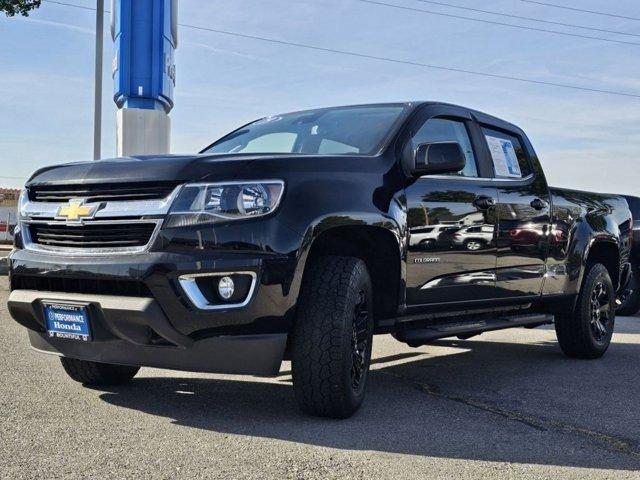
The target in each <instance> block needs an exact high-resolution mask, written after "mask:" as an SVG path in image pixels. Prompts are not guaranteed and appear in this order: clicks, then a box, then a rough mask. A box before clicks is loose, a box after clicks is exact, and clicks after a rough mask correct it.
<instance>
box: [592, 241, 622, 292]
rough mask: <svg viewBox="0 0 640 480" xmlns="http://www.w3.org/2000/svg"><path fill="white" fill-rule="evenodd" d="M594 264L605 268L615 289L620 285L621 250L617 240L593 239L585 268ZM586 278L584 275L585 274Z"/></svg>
mask: <svg viewBox="0 0 640 480" xmlns="http://www.w3.org/2000/svg"><path fill="white" fill-rule="evenodd" d="M594 263H601V264H602V265H604V266H605V268H606V269H607V271H608V272H609V276H610V277H611V281H612V282H613V286H614V288H615V289H616V290H617V289H618V287H619V284H620V273H621V267H620V248H619V246H618V244H617V243H616V242H615V240H613V239H610V238H606V239H605V238H603V239H597V238H596V239H593V240H592V241H591V242H590V243H589V246H588V248H587V250H586V252H585V257H584V267H585V269H586V267H587V266H588V265H590V264H594ZM583 278H584V273H583Z"/></svg>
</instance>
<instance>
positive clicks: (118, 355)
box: [8, 290, 287, 376]
mask: <svg viewBox="0 0 640 480" xmlns="http://www.w3.org/2000/svg"><path fill="white" fill-rule="evenodd" d="M43 302H57V303H64V302H70V303H80V304H83V305H86V306H87V308H88V311H89V315H90V322H91V330H92V332H91V333H92V341H91V342H81V341H74V340H67V339H61V338H52V337H49V336H48V334H47V333H46V329H45V318H44V308H43V305H42V303H43ZM8 306H9V311H10V313H11V315H12V316H13V318H14V319H15V320H16V321H18V322H19V323H21V324H23V325H25V326H28V327H29V340H30V342H31V345H32V347H33V348H35V349H36V350H39V351H42V352H46V353H53V354H58V355H63V356H67V357H72V358H78V359H81V360H90V361H94V362H102V363H113V364H119V365H135V366H149V367H160V368H170V369H177V370H188V371H201V372H213V373H231V374H250V375H259V376H269V375H276V374H277V373H278V371H279V369H280V363H281V361H282V358H283V356H284V351H285V348H286V342H287V335H286V334H285V333H280V334H261V335H237V336H228V335H221V336H215V337H209V338H203V339H199V340H195V339H193V338H191V337H189V336H186V335H183V334H181V333H179V332H178V331H177V330H175V329H174V328H173V326H172V325H171V324H170V323H169V320H168V319H167V317H166V316H165V314H164V313H163V311H162V309H161V308H160V306H159V305H158V303H157V302H156V301H155V300H154V299H151V298H145V297H118V296H110V295H83V294H72V293H60V292H42V291H32V290H14V291H13V292H11V295H10V297H9V304H8Z"/></svg>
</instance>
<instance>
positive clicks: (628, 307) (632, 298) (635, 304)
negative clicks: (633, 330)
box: [616, 268, 640, 317]
mask: <svg viewBox="0 0 640 480" xmlns="http://www.w3.org/2000/svg"><path fill="white" fill-rule="evenodd" d="M638 275H639V273H638V272H637V271H636V270H635V268H634V271H633V273H632V274H631V280H630V281H629V286H628V287H627V295H626V296H625V298H624V299H622V303H621V304H620V305H618V309H617V310H616V313H617V314H618V315H621V316H624V317H631V316H633V315H635V314H636V313H638V312H640V278H638Z"/></svg>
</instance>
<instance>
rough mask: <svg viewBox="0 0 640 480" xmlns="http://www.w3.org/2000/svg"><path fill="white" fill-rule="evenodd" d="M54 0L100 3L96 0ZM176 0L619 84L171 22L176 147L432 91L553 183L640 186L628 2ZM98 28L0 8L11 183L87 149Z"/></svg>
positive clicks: (637, 97) (267, 31)
mask: <svg viewBox="0 0 640 480" xmlns="http://www.w3.org/2000/svg"><path fill="white" fill-rule="evenodd" d="M60 1H63V2H65V3H73V4H76V5H80V6H85V7H95V1H94V0H60ZM179 2H180V3H179V22H180V23H183V24H187V25H193V26H197V27H205V28H212V29H218V30H225V31H230V32H235V33H239V34H245V35H252V36H260V37H266V38H271V39H274V40H281V41H286V42H293V43H298V44H306V45H311V46H316V47H321V48H326V49H333V50H341V51H346V52H353V53H359V54H363V55H369V56H374V57H385V58H388V59H394V60H401V61H404V62H409V63H414V64H415V63H418V64H428V65H435V66H442V67H447V68H453V69H458V70H467V71H476V72H484V73H490V74H494V75H500V76H506V77H518V78H526V79H531V80H534V81H537V82H544V83H555V84H565V85H572V86H576V87H582V88H587V89H596V90H607V91H614V92H618V93H622V94H627V95H613V94H607V93H598V92H591V91H583V90H575V89H569V88H561V87H554V86H550V85H542V84H533V83H526V82H521V81H514V80H506V79H500V78H495V77H486V76H478V75H472V74H468V73H462V72H456V71H448V70H441V69H434V68H427V67H425V66H420V65H411V64H405V63H398V62H389V61H382V60H377V59H372V58H361V57H355V56H351V55H344V54H338V53H330V52H325V51H318V50H311V49H305V48H301V47H292V46H287V45H283V44H275V43H269V42H264V41H259V40H254V39H249V38H241V37H235V36H230V35H223V34H219V33H213V32H209V31H202V30H196V29H193V28H187V27H180V28H179V45H178V50H177V52H176V69H177V83H176V91H175V107H174V109H173V111H172V112H171V122H172V138H171V145H172V152H173V153H188V152H197V151H199V150H200V149H201V148H203V147H204V146H206V145H208V144H210V143H211V142H212V141H213V140H215V139H216V138H218V137H220V136H222V135H223V134H224V133H226V132H228V131H230V130H232V129H234V128H235V127H237V126H239V125H241V124H244V123H246V122H248V121H251V120H253V119H256V118H259V117H262V116H265V115H268V114H275V113H281V112H287V111H292V110H300V109H306V108H314V107H321V106H331V105H346V104H356V103H368V102H386V101H405V100H438V101H445V102H450V103H455V104H460V105H464V106H467V107H471V108H475V109H477V110H481V111H484V112H487V113H490V114H492V115H495V116H498V117H501V118H504V119H505V120H508V121H510V122H512V123H515V124H516V125H518V126H520V127H521V128H523V129H524V130H525V131H526V132H527V134H528V136H529V138H530V140H531V141H532V143H533V145H534V147H535V149H536V151H537V153H538V155H539V157H540V159H541V161H542V163H543V166H544V168H545V171H546V172H547V177H548V179H549V182H550V183H551V184H553V185H555V186H565V187H571V188H581V189H588V190H594V191H603V192H614V193H628V194H635V195H640V55H639V53H640V4H639V3H638V2H637V0H616V1H615V2H611V1H605V0H545V3H554V4H556V5H564V6H568V7H575V8H581V9H586V10H594V11H599V12H605V13H609V14H612V15H619V16H624V17H630V18H619V17H616V16H611V15H596V14H590V13H583V12H576V11H573V10H568V9H561V8H553V7H550V6H545V5H540V4H537V3H532V2H527V1H523V0H486V1H478V0H439V2H440V3H447V4H450V5H456V6H460V7H468V8H475V9H482V10H488V11H492V12H499V13H503V14H509V15H519V16H526V17H533V18H537V19H541V20H546V21H548V22H559V23H566V24H574V25H581V26H588V27H590V28H594V29H600V30H609V31H615V32H623V33H624V34H623V33H609V32H602V31H594V30H587V29H580V28H575V27H567V26H560V25H552V24H545V23H540V22H533V21H529V20H522V19H515V18H509V17H504V16H497V15H491V14H488V13H481V12H474V11H468V10H463V9H459V8H453V7H451V6H445V5H442V4H440V5H436V4H433V3H430V2H425V1H421V0H375V1H364V0H179ZM109 3H110V2H108V1H107V2H106V5H105V6H106V8H107V9H109V6H110V5H109ZM381 3H386V4H388V5H396V6H400V7H405V8H404V9H403V8H397V7H391V6H388V5H382V4H381ZM418 9H419V10H425V11H428V12H431V13H427V12H419V11H416V10H418ZM437 13H440V15H437ZM443 14H444V15H443ZM107 15H108V14H107ZM447 15H457V16H464V17H470V18H475V19H480V20H485V21H491V22H501V23H511V24H515V25H520V26H523V27H529V28H537V29H545V30H555V31H561V32H566V33H570V34H572V35H559V34H554V33H548V32H541V31H533V30H527V29H524V28H515V27H510V26H505V25H496V24H492V23H486V22H478V21H472V20H468V19H462V18H457V17H452V16H447ZM106 20H107V22H105V23H106V24H107V25H108V18H107V19H106ZM94 26H95V13H94V12H93V11H90V10H84V9H79V8H72V7H69V6H63V5H59V4H56V3H51V2H48V1H47V0H45V1H44V2H43V4H42V7H41V8H40V9H39V10H38V11H36V12H33V13H32V14H31V15H30V17H29V18H21V17H13V18H6V17H5V16H4V15H2V14H0V186H3V187H15V188H19V187H20V186H22V185H23V184H24V182H25V180H26V179H27V178H28V177H29V175H30V174H31V173H32V172H33V171H34V170H36V169H37V168H39V167H42V166H45V165H51V164H56V163H63V162H69V161H79V160H90V159H91V158H92V155H93V139H92V135H93V85H94V78H93V73H94V42H95V36H94V35H95V34H94ZM584 36H589V37H601V38H606V39H609V40H616V41H617V42H611V41H603V40H598V39H593V38H583V37H584ZM104 41H105V58H104V62H103V64H104V94H103V99H102V103H103V137H102V156H103V157H112V156H115V118H116V106H115V104H114V103H113V98H112V89H113V81H112V79H111V59H112V48H111V47H112V42H111V38H110V36H109V33H108V28H106V29H105V40H104ZM625 42H626V43H625Z"/></svg>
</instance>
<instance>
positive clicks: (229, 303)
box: [9, 102, 632, 418]
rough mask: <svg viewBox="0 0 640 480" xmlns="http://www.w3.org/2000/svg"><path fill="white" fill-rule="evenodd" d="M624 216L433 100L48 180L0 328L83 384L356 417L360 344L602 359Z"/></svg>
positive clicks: (627, 221) (23, 238)
mask: <svg viewBox="0 0 640 480" xmlns="http://www.w3.org/2000/svg"><path fill="white" fill-rule="evenodd" d="M631 227H632V216H631V213H630V211H629V207H628V205H627V202H626V200H625V199H624V198H622V197H619V196H615V195H602V194H595V193H587V192H579V191H572V190H564V189H560V188H550V187H549V186H548V185H547V181H546V179H545V175H544V172H543V171H542V168H541V167H540V163H539V161H538V158H537V157H536V154H535V152H534V150H533V147H532V146H531V144H530V143H529V140H528V139H527V136H526V135H525V134H524V132H523V131H522V130H520V129H519V128H518V127H516V126H514V125H512V124H510V123H507V122H504V121H502V120H499V119H497V118H494V117H492V116H489V115H486V114H483V113H480V112H476V111H472V110H469V109H466V108H463V107H458V106H453V105H447V104H442V103H433V102H417V103H398V104H377V105H361V106H349V107H337V108H327V109H320V110H312V111H303V112H297V113H289V114H284V115H276V116H269V117H266V118H262V119H260V120H258V121H256V122H253V123H250V124H248V125H245V126H243V127H241V128H239V129H238V130H236V131H234V132H232V133H230V134H228V135H227V136H225V137H223V138H222V139H220V140H218V141H217V142H215V143H213V144H212V145H210V146H209V147H207V148H206V149H204V150H203V151H202V152H201V153H200V154H197V155H189V156H175V155H166V156H146V157H132V158H118V159H111V160H101V161H96V162H82V163H73V164H65V165H60V166H53V167H47V168H43V169H41V170H39V171H37V172H36V173H35V174H34V175H33V176H32V177H31V178H30V179H29V181H28V182H27V184H26V188H25V190H24V193H23V195H22V199H21V202H20V224H19V226H18V231H17V235H16V240H15V249H14V250H13V252H12V253H11V255H10V282H11V294H10V299H9V310H10V312H11V315H12V316H13V318H14V319H15V320H16V321H17V322H19V323H20V324H22V325H24V326H25V327H27V329H28V332H29V339H30V342H31V345H32V346H33V348H34V349H36V350H38V351H42V352H46V353H53V354H56V355H59V356H60V357H61V361H62V365H63V366H64V368H65V370H66V372H67V373H68V374H69V375H70V376H71V377H72V378H73V379H75V380H77V381H79V382H82V383H83V384H94V385H96V384H97V385H100V384H114V383H124V382H126V381H128V380H130V379H131V378H133V376H134V375H135V374H136V372H137V371H138V369H139V367H140V366H153V367H163V368H170V369H179V370H190V371H202V372H220V373H234V374H252V375H264V376H267V375H276V374H277V373H278V372H279V369H280V365H281V362H282V361H283V360H291V362H292V374H293V383H294V389H293V390H294V391H295V395H296V398H297V400H298V403H299V405H300V407H301V408H302V409H303V410H304V411H305V412H308V413H310V414H314V415H320V416H329V417H338V418H344V417H348V416H350V415H351V414H353V413H354V412H355V411H356V410H357V408H358V407H359V406H360V404H361V402H362V400H363V396H364V392H365V385H366V383H367V377H368V371H369V364H370V358H371V346H372V338H373V334H378V333H390V334H392V335H393V336H394V337H395V338H396V339H398V340H399V341H401V342H405V343H407V344H408V345H410V346H420V345H424V344H428V343H429V342H432V341H433V340H435V339H439V338H445V337H459V338H469V337H472V336H474V335H479V334H481V333H482V332H485V331H490V330H497V329H503V328H510V327H523V326H524V327H535V326H540V325H544V324H551V323H554V322H555V329H556V332H557V337H558V340H559V343H560V347H561V348H562V350H563V351H564V352H565V353H566V354H567V355H569V356H571V357H578V358H597V357H600V356H602V355H603V354H604V353H605V351H606V350H607V348H608V346H609V343H610V341H611V336H612V333H613V329H614V320H615V307H616V293H617V292H618V291H620V290H621V289H623V288H625V286H626V284H627V282H628V279H629V275H630V274H629V270H630V267H629V254H630V249H631V243H632V236H631Z"/></svg>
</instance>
